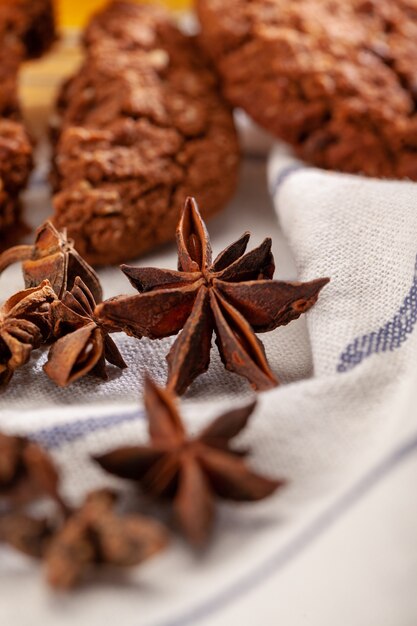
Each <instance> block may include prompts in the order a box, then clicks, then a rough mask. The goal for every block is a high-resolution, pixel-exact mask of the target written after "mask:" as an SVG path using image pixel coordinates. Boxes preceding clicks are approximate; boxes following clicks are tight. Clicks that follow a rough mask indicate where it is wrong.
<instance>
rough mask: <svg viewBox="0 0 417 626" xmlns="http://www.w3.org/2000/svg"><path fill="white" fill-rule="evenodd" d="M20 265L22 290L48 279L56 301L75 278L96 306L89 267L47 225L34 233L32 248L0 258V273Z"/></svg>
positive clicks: (98, 291) (96, 285)
mask: <svg viewBox="0 0 417 626" xmlns="http://www.w3.org/2000/svg"><path fill="white" fill-rule="evenodd" d="M18 261H24V263H23V264H22V269H23V276H24V279H25V286H26V288H28V289H29V288H31V287H36V286H37V285H39V283H41V282H42V281H43V280H45V279H48V280H49V281H50V283H51V285H52V288H53V290H54V291H55V293H56V294H57V296H58V297H61V296H62V294H63V293H64V292H65V291H69V290H71V289H72V287H73V285H74V281H75V279H76V277H77V276H79V277H80V278H81V279H82V280H83V281H84V283H85V284H86V285H87V287H88V288H89V290H90V291H91V293H92V294H93V296H94V299H95V301H96V302H101V300H102V298H103V292H102V288H101V285H100V281H99V278H98V276H97V274H96V273H95V271H94V270H93V268H92V267H90V265H89V264H88V263H87V262H86V261H84V259H83V258H82V257H81V256H80V255H79V254H78V252H77V251H76V250H75V248H74V243H73V241H72V240H70V239H68V238H67V233H66V231H65V230H63V231H61V232H59V231H58V230H57V229H56V228H55V226H54V225H53V224H52V223H51V222H45V223H44V224H42V226H40V227H39V228H38V230H37V231H36V239H35V243H34V245H28V246H26V245H22V246H15V247H14V248H9V249H8V250H6V251H5V252H3V254H1V255H0V273H1V272H2V271H3V270H4V269H6V267H8V266H9V265H11V264H12V263H16V262H18Z"/></svg>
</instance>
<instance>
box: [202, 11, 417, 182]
mask: <svg viewBox="0 0 417 626" xmlns="http://www.w3.org/2000/svg"><path fill="white" fill-rule="evenodd" d="M196 6H197V12H198V16H199V20H200V24H201V35H200V39H201V43H202V46H203V48H204V49H205V50H206V52H207V53H208V54H209V55H210V56H211V58H212V60H213V62H214V64H215V65H216V67H217V69H218V71H219V73H220V76H221V79H222V83H223V88H224V93H225V95H226V97H227V99H228V100H229V101H230V102H231V103H232V104H233V105H234V106H238V107H242V108H243V109H244V110H245V111H246V112H247V113H249V115H250V116H252V118H253V119H255V120H256V121H257V122H258V123H259V124H260V125H262V126H263V127H265V128H266V129H267V130H269V131H271V132H272V133H274V134H275V135H276V136H277V137H280V138H282V139H284V140H285V141H287V142H289V143H291V144H292V146H293V147H294V148H295V150H296V152H297V153H298V155H299V156H301V157H302V158H303V159H305V160H307V161H310V162H312V163H314V164H316V165H318V166H320V167H324V168H330V169H336V170H340V171H345V172H360V173H364V174H367V175H370V176H381V177H394V178H411V179H414V180H417V114H416V108H417V70H416V67H417V44H416V42H417V0H395V2H393V1H392V0H349V1H346V0H297V1H296V2H295V1H294V2H288V1H287V0H228V1H227V2H224V0H196Z"/></svg>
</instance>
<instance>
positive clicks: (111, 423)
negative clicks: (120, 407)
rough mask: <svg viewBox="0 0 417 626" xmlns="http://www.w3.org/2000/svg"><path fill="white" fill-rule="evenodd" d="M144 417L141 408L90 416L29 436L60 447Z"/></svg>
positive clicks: (49, 446) (46, 445) (47, 446)
mask: <svg viewBox="0 0 417 626" xmlns="http://www.w3.org/2000/svg"><path fill="white" fill-rule="evenodd" d="M144 417H145V414H144V412H143V411H142V410H139V409H138V410H137V411H135V412H132V413H120V414H116V415H114V414H113V415H106V416H104V417H88V418H84V419H80V420H76V421H72V422H66V423H64V424H57V425H55V426H51V427H50V428H42V429H41V430H37V431H35V432H33V433H30V434H29V435H28V436H29V437H30V439H32V440H33V441H37V442H38V443H40V444H41V445H42V446H44V447H45V448H49V449H52V448H60V447H61V446H63V445H65V444H67V443H71V442H72V441H75V440H77V439H82V438H83V437H86V436H87V435H89V434H91V433H94V432H97V431H100V430H106V429H109V428H113V427H115V426H118V425H119V424H123V423H125V422H134V421H136V420H139V419H143V418H144Z"/></svg>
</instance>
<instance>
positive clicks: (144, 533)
mask: <svg viewBox="0 0 417 626" xmlns="http://www.w3.org/2000/svg"><path fill="white" fill-rule="evenodd" d="M116 499H117V496H116V494H115V493H114V492H112V491H110V490H107V489H103V490H100V491H95V492H93V493H91V494H89V495H88V496H87V498H86V500H85V503H84V504H83V506H81V508H80V509H78V510H76V511H74V512H73V513H72V514H71V515H69V517H68V518H67V520H66V521H65V522H64V524H63V526H62V528H61V529H60V530H59V531H58V532H57V533H56V534H55V535H54V537H53V538H52V540H51V541H50V543H49V545H48V547H47V550H46V555H45V556H46V569H47V579H48V582H49V584H50V585H51V586H53V587H56V588H59V589H69V588H71V587H74V586H75V585H76V584H78V583H79V582H80V581H81V579H82V578H83V576H84V575H85V574H86V573H87V572H88V570H89V569H91V568H92V567H94V566H101V565H105V564H108V565H115V566H125V567H130V566H134V565H137V564H139V563H141V562H142V561H144V560H146V559H148V558H150V557H151V556H153V555H154V554H156V553H157V552H160V551H161V550H162V549H163V548H164V547H165V545H166V543H167V536H166V533H165V531H164V530H163V528H162V527H161V526H160V525H159V524H157V523H156V522H153V521H150V520H148V519H146V518H144V517H142V516H140V515H126V516H124V517H120V516H118V515H117V514H116V513H115V512H114V511H113V508H114V505H115V502H116Z"/></svg>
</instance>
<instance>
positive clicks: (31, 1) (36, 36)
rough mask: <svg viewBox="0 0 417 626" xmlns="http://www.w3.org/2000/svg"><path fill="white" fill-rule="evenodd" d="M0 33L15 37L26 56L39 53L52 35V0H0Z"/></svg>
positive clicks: (50, 39)
mask: <svg viewBox="0 0 417 626" xmlns="http://www.w3.org/2000/svg"><path fill="white" fill-rule="evenodd" d="M0 33H1V35H2V38H3V37H4V36H5V35H6V36H9V37H10V36H11V37H15V38H16V39H17V40H18V41H19V42H20V43H21V44H22V46H23V49H24V56H26V57H27V58H36V57H39V56H41V55H42V54H43V53H44V52H46V51H47V50H48V49H49V48H50V46H51V44H52V43H53V41H54V40H55V37H56V32H55V14H54V4H53V1H52V0H0Z"/></svg>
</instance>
